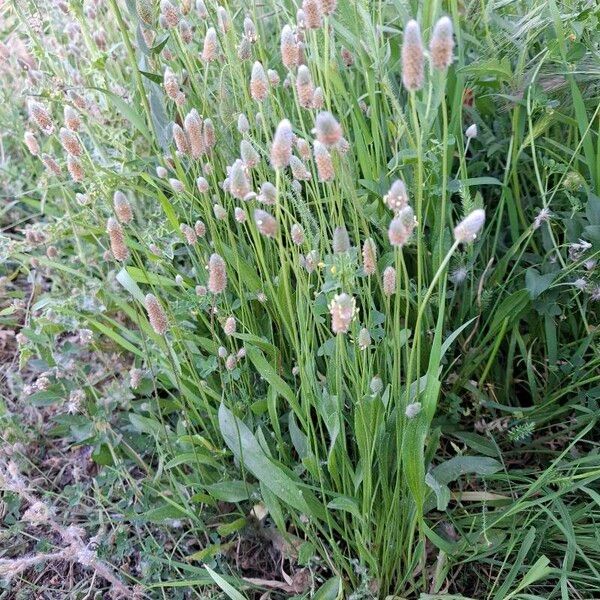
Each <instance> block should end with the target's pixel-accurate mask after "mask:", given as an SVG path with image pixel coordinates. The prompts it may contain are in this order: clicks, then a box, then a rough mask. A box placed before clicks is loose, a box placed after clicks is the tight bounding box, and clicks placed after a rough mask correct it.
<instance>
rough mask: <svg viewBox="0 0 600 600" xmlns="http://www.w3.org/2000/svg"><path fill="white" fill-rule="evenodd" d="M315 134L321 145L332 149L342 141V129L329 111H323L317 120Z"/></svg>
mask: <svg viewBox="0 0 600 600" xmlns="http://www.w3.org/2000/svg"><path fill="white" fill-rule="evenodd" d="M315 134H316V136H317V140H318V141H319V142H321V144H323V145H325V146H327V147H328V148H331V147H333V146H335V145H337V144H338V142H339V141H340V140H341V139H342V135H343V133H342V127H341V125H340V124H339V123H338V122H337V120H336V118H335V117H334V116H333V115H332V114H331V113H330V112H328V111H321V112H320V113H319V114H318V115H317V118H316V119H315Z"/></svg>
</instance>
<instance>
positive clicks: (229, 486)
mask: <svg viewBox="0 0 600 600" xmlns="http://www.w3.org/2000/svg"><path fill="white" fill-rule="evenodd" d="M205 489H206V491H207V492H208V493H209V494H210V495H211V496H212V497H213V498H216V499H217V500H223V501H224V502H242V501H243V500H248V498H250V495H251V494H252V493H253V491H254V490H255V489H256V486H255V485H249V484H248V483H246V482H245V481H222V482H219V483H213V484H211V485H207V486H205Z"/></svg>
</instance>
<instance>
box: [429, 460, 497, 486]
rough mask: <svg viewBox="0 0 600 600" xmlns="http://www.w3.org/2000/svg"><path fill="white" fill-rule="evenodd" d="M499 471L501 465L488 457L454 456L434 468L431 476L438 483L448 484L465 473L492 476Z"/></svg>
mask: <svg viewBox="0 0 600 600" xmlns="http://www.w3.org/2000/svg"><path fill="white" fill-rule="evenodd" d="M501 469H502V465H501V464H500V463H499V462H498V461H497V460H495V459H493V458H490V457H488V456H455V457H454V458H451V459H450V460H447V461H444V462H443V463H441V464H439V465H437V467H434V468H433V469H432V471H431V474H432V475H433V476H434V477H435V478H436V479H437V481H439V482H440V483H450V482H451V481H455V480H456V479H458V478H459V477H460V476H461V475H466V474H467V473H475V474H477V475H492V474H493V473H496V472H498V471H500V470H501Z"/></svg>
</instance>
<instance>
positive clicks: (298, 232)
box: [290, 223, 304, 246]
mask: <svg viewBox="0 0 600 600" xmlns="http://www.w3.org/2000/svg"><path fill="white" fill-rule="evenodd" d="M290 236H291V238H292V241H293V242H294V244H296V246H301V245H302V244H303V243H304V229H303V228H302V225H300V224H299V223H294V224H293V225H292V229H291V230H290Z"/></svg>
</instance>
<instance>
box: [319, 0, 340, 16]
mask: <svg viewBox="0 0 600 600" xmlns="http://www.w3.org/2000/svg"><path fill="white" fill-rule="evenodd" d="M336 6H337V0H321V11H322V12H323V14H324V15H331V14H333V13H334V12H335V7H336Z"/></svg>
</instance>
